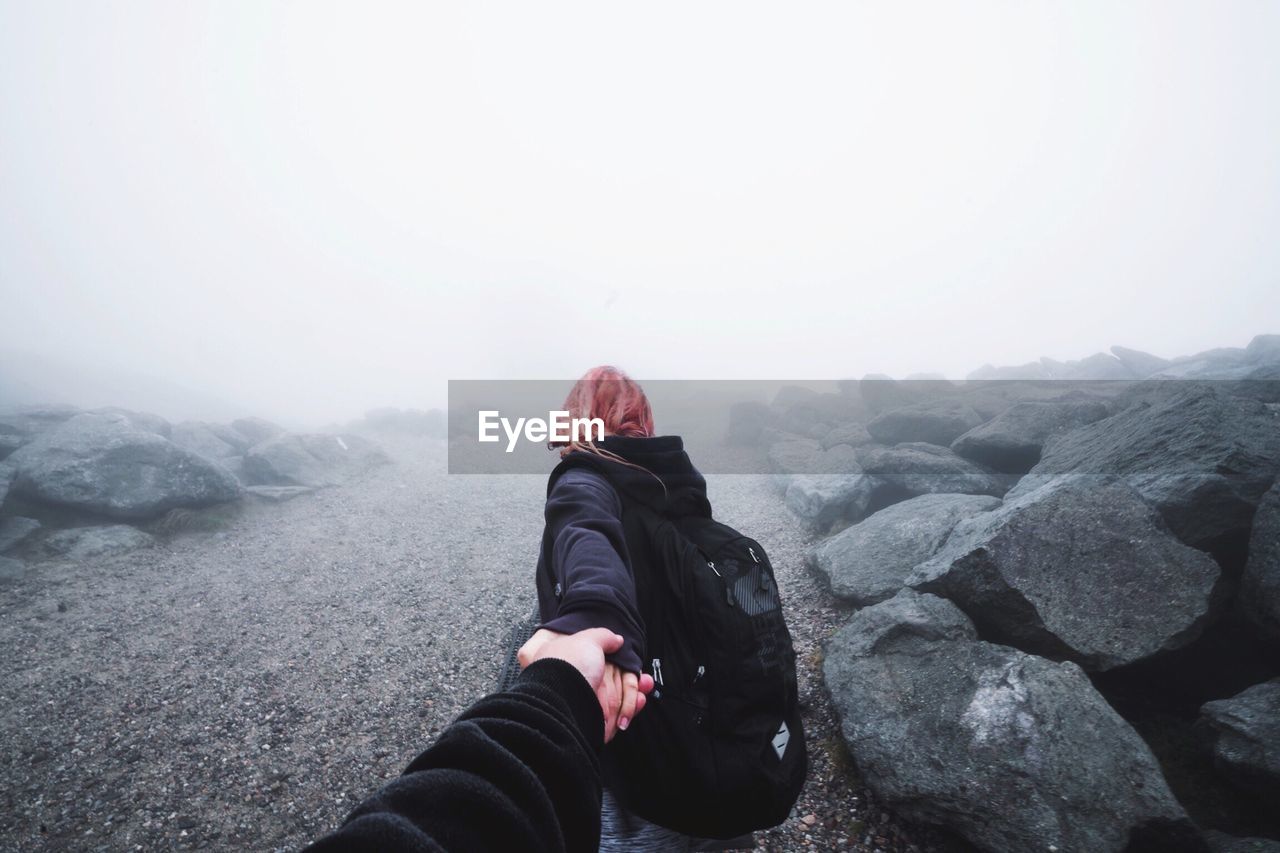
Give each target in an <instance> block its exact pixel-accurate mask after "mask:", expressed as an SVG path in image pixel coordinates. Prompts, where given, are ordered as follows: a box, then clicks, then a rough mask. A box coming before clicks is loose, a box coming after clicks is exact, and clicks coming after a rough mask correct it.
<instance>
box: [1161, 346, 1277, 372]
mask: <svg viewBox="0 0 1280 853" xmlns="http://www.w3.org/2000/svg"><path fill="white" fill-rule="evenodd" d="M1255 364H1256V362H1253V361H1250V360H1249V357H1248V354H1247V353H1246V351H1245V350H1244V349H1243V348H1241V347H1219V348H1218V349H1211V350H1205V351H1204V352H1198V353H1196V354H1195V355H1188V356H1183V357H1182V358H1175V359H1173V360H1172V361H1171V362H1170V363H1169V365H1168V366H1167V367H1165V368H1164V369H1163V370H1161V371H1160V372H1159V373H1157V374H1156V376H1157V377H1159V378H1161V379H1239V378H1241V377H1242V376H1244V375H1245V374H1246V373H1248V372H1249V371H1250V370H1251V369H1252V368H1253V366H1254V365H1255Z"/></svg>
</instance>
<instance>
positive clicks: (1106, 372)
mask: <svg viewBox="0 0 1280 853" xmlns="http://www.w3.org/2000/svg"><path fill="white" fill-rule="evenodd" d="M1040 363H1041V364H1043V365H1044V367H1045V372H1046V373H1047V374H1048V375H1049V378H1050V379H1072V380H1074V379H1136V378H1138V376H1139V374H1137V373H1135V372H1134V371H1132V370H1130V369H1129V368H1128V367H1127V366H1126V365H1125V364H1124V363H1123V362H1121V361H1120V359H1118V358H1116V357H1115V356H1112V355H1107V354H1106V353H1104V352H1098V353H1094V354H1093V355H1091V356H1089V357H1088V358H1082V359H1080V360H1079V361H1066V362H1062V361H1054V360H1053V359H1051V358H1042V359H1040Z"/></svg>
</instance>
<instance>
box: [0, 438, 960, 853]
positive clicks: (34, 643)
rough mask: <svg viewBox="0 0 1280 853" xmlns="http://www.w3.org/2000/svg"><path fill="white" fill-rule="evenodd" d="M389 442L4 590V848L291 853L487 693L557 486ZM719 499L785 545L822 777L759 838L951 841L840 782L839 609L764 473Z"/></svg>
mask: <svg viewBox="0 0 1280 853" xmlns="http://www.w3.org/2000/svg"><path fill="white" fill-rule="evenodd" d="M388 449H389V451H391V452H392V454H393V456H394V457H395V458H396V464H394V465H391V466H388V467H385V468H382V469H379V470H378V471H376V472H373V473H372V474H370V475H369V476H368V477H367V478H365V479H363V480H361V481H359V482H356V483H352V484H349V485H347V486H344V487H341V488H334V489H329V490H325V491H321V492H317V493H315V494H313V495H307V496H304V497H300V498H297V499H295V500H293V501H291V502H288V503H283V504H267V503H259V502H253V503H250V504H248V505H246V506H245V507H244V509H243V510H242V511H240V512H238V513H236V514H233V515H232V516H231V517H230V518H228V519H226V520H225V522H224V523H223V525H222V527H221V529H218V530H216V531H213V532H187V533H183V534H179V535H175V536H172V537H170V538H168V539H166V540H164V541H162V543H161V544H159V545H158V546H156V547H154V548H151V549H147V550H144V551H138V552H134V553H132V554H128V555H124V556H121V557H116V558H113V559H104V560H100V561H94V562H92V563H67V562H49V563H44V564H40V565H37V566H34V567H33V569H32V571H30V572H29V573H28V575H27V576H26V577H25V578H24V579H22V580H20V581H17V582H13V583H9V584H6V585H3V586H0V648H3V650H4V655H3V658H4V662H3V678H0V708H2V710H0V734H2V735H3V739H4V743H5V745H6V749H5V750H4V751H3V754H2V755H0V781H2V782H3V785H0V788H2V789H3V793H2V794H0V796H2V797H3V804H4V808H3V810H2V814H0V846H2V847H3V848H4V849H13V850H31V849H60V850H128V849H140V850H152V849H191V848H213V849H229V848H230V849H285V850H288V849H296V848H297V847H299V846H301V845H302V844H304V843H305V842H306V841H307V840H309V839H312V838H314V837H316V836H317V835H320V834H322V833H323V832H325V831H327V830H328V829H330V828H332V827H334V826H336V825H337V824H338V823H339V822H340V821H341V819H342V817H343V816H344V815H345V814H346V813H347V811H348V810H349V809H350V808H351V807H352V806H354V805H355V804H356V803H357V802H358V801H359V800H360V799H361V798H362V797H364V796H365V795H366V794H368V793H369V792H370V791H372V790H373V789H374V788H375V787H376V786H377V785H379V784H380V783H381V782H382V781H384V780H386V779H388V778H390V777H391V776H394V775H396V774H397V773H398V772H399V771H400V770H401V769H402V768H403V766H404V765H405V764H406V763H407V762H408V760H409V759H410V758H412V757H413V755H414V754H415V753H416V752H417V751H418V750H419V749H421V748H422V747H423V746H425V745H426V744H427V743H428V742H429V741H430V740H431V739H432V738H433V736H435V735H436V734H437V733H438V732H439V731H440V730H441V729H442V728H443V727H444V726H445V725H446V724H447V723H448V722H449V721H450V720H451V719H453V717H454V716H456V715H457V714H458V713H459V712H460V711H462V710H463V709H464V708H465V707H466V706H467V705H468V704H470V703H471V702H472V701H473V700H475V699H476V698H478V697H479V696H481V695H483V694H484V693H485V692H487V691H488V690H489V689H490V687H491V686H492V684H493V682H494V679H495V678H496V676H497V673H498V668H499V664H500V661H499V656H500V652H501V646H502V641H503V638H504V636H505V634H506V632H507V630H508V628H509V627H510V625H511V624H512V623H513V622H515V621H517V620H518V619H520V618H522V617H523V616H525V615H527V614H528V613H529V611H530V610H531V608H532V606H533V599H534V594H533V582H532V575H533V566H534V562H535V560H536V553H537V544H538V541H539V536H540V533H541V526H542V520H541V502H542V498H543V495H544V481H543V480H542V479H541V478H538V477H531V476H523V477H515V476H511V477H480V476H452V477H450V476H447V475H445V474H444V462H443V452H442V448H441V446H440V445H439V444H438V443H432V442H427V441H423V442H408V441H406V442H400V443H396V444H394V445H391V446H388ZM710 491H711V500H712V503H713V505H714V506H715V507H716V511H717V516H718V517H720V518H722V519H724V520H726V521H728V522H729V523H731V524H734V525H735V526H738V527H740V528H742V529H744V530H747V531H750V532H751V534H752V535H754V536H755V538H757V539H759V540H760V541H761V542H763V543H764V544H765V546H766V547H767V548H768V549H769V552H770V555H771V556H772V558H773V560H774V563H775V566H776V569H777V572H778V579H779V584H780V586H781V588H782V591H783V595H784V596H785V602H786V606H787V609H788V621H789V625H790V626H791V630H792V632H793V634H794V636H795V641H796V649H797V654H798V656H799V660H800V664H801V671H800V690H801V700H802V702H803V703H804V705H805V709H806V711H805V713H806V718H805V724H806V730H807V732H806V733H807V737H808V739H809V744H810V756H811V767H810V774H809V781H808V784H807V785H806V788H805V791H804V794H803V795H802V797H801V800H800V803H799V804H798V806H797V808H796V811H795V814H794V815H793V817H792V818H791V819H789V820H788V821H787V822H786V823H785V824H783V825H782V826H781V827H778V828H776V829H773V830H770V831H768V832H763V833H759V834H758V835H757V838H758V847H759V849H767V850H797V849H804V848H810V847H811V848H816V849H820V850H838V849H848V850H866V851H871V850H881V851H895V853H896V851H907V850H919V851H926V850H943V849H946V850H951V849H953V848H952V847H951V845H950V844H948V843H946V842H944V841H943V840H941V839H939V838H937V837H936V836H934V835H933V834H932V833H931V832H928V831H926V830H916V829H914V828H910V827H904V826H903V825H902V824H901V823H900V822H898V821H897V820H895V819H894V818H893V816H892V815H890V814H889V813H888V812H886V811H885V810H884V809H882V808H880V807H879V806H878V805H877V804H876V803H875V802H874V800H873V799H872V798H871V797H870V795H869V794H868V793H867V792H866V791H864V790H862V789H861V787H860V786H859V785H858V783H857V781H856V779H855V778H854V777H853V776H852V774H851V773H850V771H849V762H848V758H847V756H846V755H845V753H844V750H843V747H842V745H841V744H840V741H839V738H838V736H837V732H836V725H835V722H834V719H833V716H832V712H831V708H830V704H829V702H828V700H827V697H826V695H825V691H824V690H823V689H822V685H821V680H820V676H819V672H818V669H817V667H818V665H819V663H820V660H821V652H820V645H821V643H822V641H823V640H824V639H825V638H826V637H827V636H828V635H829V634H830V632H831V631H832V630H833V629H834V628H835V627H836V626H837V624H838V623H839V622H840V620H841V619H842V614H841V613H840V612H838V611H837V610H836V609H835V608H834V607H833V605H832V603H831V600H830V598H829V597H828V596H826V595H825V594H824V593H823V592H822V591H821V590H820V588H819V587H818V586H817V585H816V584H815V582H814V581H813V579H812V578H811V577H810V575H809V574H808V572H807V571H806V570H805V569H804V567H803V559H804V554H805V552H806V550H807V546H808V542H809V541H810V540H809V538H808V536H807V535H806V534H805V533H804V532H803V530H802V529H801V528H800V527H799V525H798V524H797V523H796V522H795V520H794V519H793V518H792V517H791V515H790V514H789V513H788V512H787V511H786V510H785V508H784V507H783V506H782V502H781V499H780V497H779V496H778V495H777V494H776V493H775V492H774V491H773V490H772V489H771V488H770V487H769V485H768V483H767V480H766V478H764V477H748V476H721V477H712V478H710Z"/></svg>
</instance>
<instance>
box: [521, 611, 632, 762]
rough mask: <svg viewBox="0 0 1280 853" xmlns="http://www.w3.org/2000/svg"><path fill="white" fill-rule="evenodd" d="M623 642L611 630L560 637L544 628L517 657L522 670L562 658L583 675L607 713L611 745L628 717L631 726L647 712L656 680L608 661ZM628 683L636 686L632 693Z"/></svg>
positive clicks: (606, 727) (607, 738)
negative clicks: (608, 657)
mask: <svg viewBox="0 0 1280 853" xmlns="http://www.w3.org/2000/svg"><path fill="white" fill-rule="evenodd" d="M539 635H544V636H539ZM535 641H536V642H535ZM623 642H624V640H623V638H622V636H621V635H619V634H615V633H613V632H612V631H610V630H608V629H607V628H588V629H587V630H585V631H579V632H578V633H576V634H558V633H556V632H555V631H547V630H546V629H543V630H541V631H539V632H538V633H537V634H534V635H533V637H532V638H531V639H530V640H529V642H528V643H525V644H524V646H522V647H521V648H520V652H519V654H518V655H517V657H518V658H519V661H520V665H521V667H526V666H528V665H529V664H531V663H533V662H534V661H538V660H542V659H543V658H558V659H560V660H563V661H565V662H567V663H569V664H570V665H571V666H573V667H574V669H576V670H578V672H580V673H582V677H583V678H585V679H586V680H587V683H588V684H589V685H591V689H592V690H593V691H595V694H596V700H597V701H598V702H599V703H600V711H601V713H603V714H604V740H605V743H608V742H609V741H611V740H613V736H614V735H615V734H617V733H618V730H619V724H620V723H621V722H622V719H623V717H624V716H625V717H626V721H627V725H630V724H631V720H634V719H635V716H636V714H639V713H640V711H641V710H643V709H644V705H645V695H646V694H647V693H649V692H650V691H651V690H653V678H652V677H650V676H649V675H643V674H642V675H640V676H636V675H635V674H634V673H629V672H628V673H623V672H622V671H621V670H619V669H618V667H617V666H615V665H614V664H611V663H606V662H605V655H608V654H612V653H613V652H616V651H617V650H618V649H620V648H622V644H623ZM628 682H629V683H630V684H631V685H632V686H631V689H630V691H628V689H627V684H628ZM628 692H629V693H630V695H628ZM624 710H625V714H624ZM622 728H626V726H622Z"/></svg>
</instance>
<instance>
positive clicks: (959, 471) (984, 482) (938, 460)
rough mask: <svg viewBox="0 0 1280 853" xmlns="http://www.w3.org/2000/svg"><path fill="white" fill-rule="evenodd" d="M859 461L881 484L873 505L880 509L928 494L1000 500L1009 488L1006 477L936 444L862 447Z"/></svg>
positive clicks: (918, 443) (916, 443)
mask: <svg viewBox="0 0 1280 853" xmlns="http://www.w3.org/2000/svg"><path fill="white" fill-rule="evenodd" d="M857 458H858V461H859V462H860V463H861V464H862V470H863V471H865V472H866V473H867V474H870V475H871V476H873V477H875V478H876V479H877V480H879V481H880V483H881V486H880V489H879V492H878V495H877V497H876V498H875V501H874V502H875V503H877V504H879V505H881V506H883V505H887V504H890V503H897V502H898V501H901V500H906V499H907V498H911V497H915V496H916V495H927V494H958V495H991V496H993V497H1000V496H1001V495H1003V494H1004V493H1005V492H1006V491H1007V490H1008V488H1009V486H1008V478H1007V477H1004V476H1002V475H1000V474H998V473H996V472H995V471H993V470H991V469H990V468H987V467H986V466H985V465H979V464H977V463H976V462H970V461H969V460H968V459H961V458H960V457H959V456H957V455H956V454H955V453H953V452H951V451H950V450H949V449H947V448H945V447H939V446H937V445H936V444H925V443H923V442H913V443H910V444H899V445H896V446H894V447H880V446H867V447H860V448H858V454H857Z"/></svg>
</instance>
